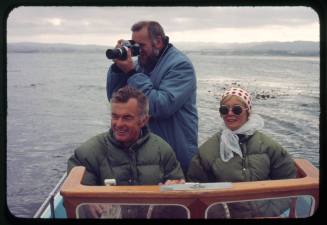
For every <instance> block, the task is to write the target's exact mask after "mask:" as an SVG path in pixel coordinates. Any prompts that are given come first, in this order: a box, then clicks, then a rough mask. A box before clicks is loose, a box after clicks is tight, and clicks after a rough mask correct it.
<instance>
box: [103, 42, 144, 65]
mask: <svg viewBox="0 0 327 225" xmlns="http://www.w3.org/2000/svg"><path fill="white" fill-rule="evenodd" d="M128 49H131V52H132V56H137V55H139V54H140V46H139V45H138V44H136V43H135V41H133V40H128V41H124V42H123V43H122V47H120V48H114V49H108V50H107V51H106V56H107V58H108V59H119V60H126V59H127V51H128Z"/></svg>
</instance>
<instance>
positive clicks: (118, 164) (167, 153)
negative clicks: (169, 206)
mask: <svg viewBox="0 0 327 225" xmlns="http://www.w3.org/2000/svg"><path fill="white" fill-rule="evenodd" d="M148 111H149V103H148V99H147V98H146V96H145V95H144V94H143V93H142V92H140V91H138V90H136V89H135V88H132V87H129V86H125V87H123V88H121V89H119V90H118V91H117V92H116V93H114V95H113V97H112V100H111V128H110V129H109V131H107V132H105V133H101V134H99V135H97V136H95V137H93V138H91V139H89V140H88V141H86V142H85V143H83V144H82V145H81V146H80V147H79V148H77V149H76V150H75V152H74V154H73V155H72V156H71V157H70V158H69V160H68V169H67V172H68V173H69V172H70V170H71V169H72V168H73V167H74V166H84V167H85V168H86V172H85V175H84V178H83V181H82V183H83V184H85V185H104V180H105V179H115V181H116V184H117V185H155V184H159V183H164V184H175V183H183V182H185V181H184V175H183V172H182V169H181V167H180V164H179V162H178V161H177V159H176V156H175V153H174V151H173V150H172V148H171V147H170V145H169V144H168V143H166V142H165V141H164V140H163V139H162V138H160V137H159V136H157V135H155V134H153V133H151V132H150V131H149V129H148V127H147V126H146V125H147V122H148V119H149V115H148ZM100 211H101V210H100V207H98V209H97V210H95V211H93V212H92V215H94V213H96V214H98V216H100V213H101V212H100ZM94 216H95V215H94Z"/></svg>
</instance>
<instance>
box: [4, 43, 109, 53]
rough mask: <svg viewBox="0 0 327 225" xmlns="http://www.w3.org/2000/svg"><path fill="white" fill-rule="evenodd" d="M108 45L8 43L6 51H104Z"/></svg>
mask: <svg viewBox="0 0 327 225" xmlns="http://www.w3.org/2000/svg"><path fill="white" fill-rule="evenodd" d="M107 48H108V47H106V46H100V45H74V44H45V43H32V42H20V43H8V44H7V51H8V52H20V53H36V52H99V51H102V52H105V51H106V50H107Z"/></svg>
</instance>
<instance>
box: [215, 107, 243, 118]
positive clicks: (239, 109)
mask: <svg viewBox="0 0 327 225" xmlns="http://www.w3.org/2000/svg"><path fill="white" fill-rule="evenodd" d="M247 109H248V108H244V107H242V106H240V105H234V106H232V107H228V106H227V105H221V106H220V107H219V112H220V114H221V115H223V116H225V115H227V114H228V112H229V110H232V112H233V113H234V114H235V115H237V116H239V115H241V113H242V112H243V110H247Z"/></svg>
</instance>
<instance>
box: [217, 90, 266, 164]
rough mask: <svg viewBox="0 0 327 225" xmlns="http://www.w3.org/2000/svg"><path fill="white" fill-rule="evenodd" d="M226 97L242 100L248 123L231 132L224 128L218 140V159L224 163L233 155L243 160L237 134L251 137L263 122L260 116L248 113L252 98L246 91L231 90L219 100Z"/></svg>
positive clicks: (261, 126) (260, 127)
mask: <svg viewBox="0 0 327 225" xmlns="http://www.w3.org/2000/svg"><path fill="white" fill-rule="evenodd" d="M228 95H234V96H238V97H240V98H241V99H242V101H243V102H244V103H245V104H246V106H247V108H248V112H249V118H248V121H247V122H246V123H244V124H243V125H242V126H241V127H240V128H239V129H237V130H234V131H232V130H230V129H229V128H228V127H226V126H225V127H224V129H223V131H222V134H221V140H220V157H221V159H222V160H223V161H224V162H227V161H229V160H230V159H231V158H233V157H234V153H236V154H238V155H239V156H240V157H241V158H243V154H242V151H241V148H240V145H239V138H238V136H237V134H243V135H247V136H249V135H253V134H254V132H255V131H256V130H259V129H262V128H263V126H264V121H263V119H262V118H261V116H259V115H258V114H255V113H250V112H251V109H252V97H251V95H250V94H249V93H248V92H247V91H245V90H244V89H241V88H231V89H230V90H228V91H226V92H225V93H224V94H223V95H222V98H221V100H223V99H224V98H225V97H227V96H228Z"/></svg>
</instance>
